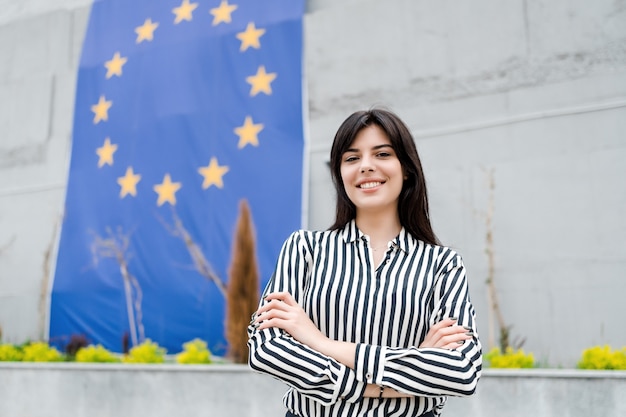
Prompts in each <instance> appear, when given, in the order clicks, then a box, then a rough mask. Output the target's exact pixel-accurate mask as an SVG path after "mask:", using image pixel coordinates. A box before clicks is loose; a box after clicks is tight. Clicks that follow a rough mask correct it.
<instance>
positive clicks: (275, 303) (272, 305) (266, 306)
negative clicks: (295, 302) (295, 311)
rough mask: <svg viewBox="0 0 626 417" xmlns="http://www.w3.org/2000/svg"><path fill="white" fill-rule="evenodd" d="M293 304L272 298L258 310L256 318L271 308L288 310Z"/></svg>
mask: <svg viewBox="0 0 626 417" xmlns="http://www.w3.org/2000/svg"><path fill="white" fill-rule="evenodd" d="M290 307H291V306H289V305H287V303H283V302H282V301H279V300H271V301H270V302H268V303H265V304H263V305H262V306H261V307H260V308H259V309H258V310H257V311H256V317H255V319H257V320H258V318H259V316H261V315H264V314H267V312H269V311H271V310H287V309H289V308H290Z"/></svg>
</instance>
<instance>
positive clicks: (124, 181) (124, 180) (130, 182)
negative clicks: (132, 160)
mask: <svg viewBox="0 0 626 417" xmlns="http://www.w3.org/2000/svg"><path fill="white" fill-rule="evenodd" d="M140 180H141V175H139V174H135V173H134V172H133V167H128V168H126V174H124V176H123V177H119V178H118V179H117V183H118V184H119V185H120V187H121V189H120V198H124V197H125V196H126V195H128V194H130V195H132V196H133V197H135V196H136V195H137V183H138V182H139V181H140Z"/></svg>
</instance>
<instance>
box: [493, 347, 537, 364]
mask: <svg viewBox="0 0 626 417" xmlns="http://www.w3.org/2000/svg"><path fill="white" fill-rule="evenodd" d="M485 359H486V360H487V361H488V362H489V367H491V368H512V369H515V368H534V367H535V357H534V356H533V354H532V353H525V352H524V350H523V349H518V350H514V349H513V348H512V347H507V348H506V350H505V351H504V353H502V351H501V350H500V348H497V347H495V348H493V349H491V350H490V351H489V352H488V353H487V354H485Z"/></svg>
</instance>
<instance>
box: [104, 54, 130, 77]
mask: <svg viewBox="0 0 626 417" xmlns="http://www.w3.org/2000/svg"><path fill="white" fill-rule="evenodd" d="M126 61H128V58H125V57H122V56H120V53H119V52H116V53H115V54H114V55H113V58H111V60H110V61H107V62H105V63H104V66H105V67H106V69H107V75H106V78H107V80H108V79H109V78H111V77H112V76H114V75H117V76H118V77H121V76H122V67H123V66H124V64H125V63H126Z"/></svg>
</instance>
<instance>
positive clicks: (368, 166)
mask: <svg viewBox="0 0 626 417" xmlns="http://www.w3.org/2000/svg"><path fill="white" fill-rule="evenodd" d="M365 171H370V172H373V171H374V164H373V162H372V160H371V158H367V157H363V158H361V174H362V173H364V172H365Z"/></svg>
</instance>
